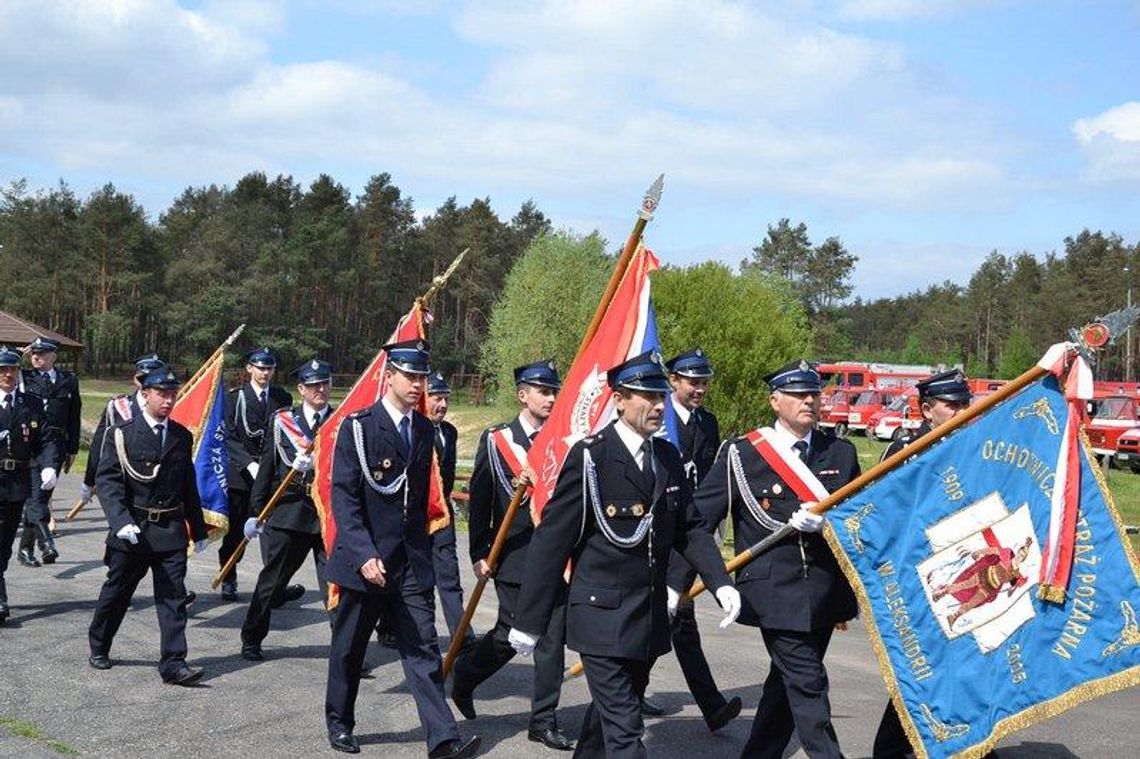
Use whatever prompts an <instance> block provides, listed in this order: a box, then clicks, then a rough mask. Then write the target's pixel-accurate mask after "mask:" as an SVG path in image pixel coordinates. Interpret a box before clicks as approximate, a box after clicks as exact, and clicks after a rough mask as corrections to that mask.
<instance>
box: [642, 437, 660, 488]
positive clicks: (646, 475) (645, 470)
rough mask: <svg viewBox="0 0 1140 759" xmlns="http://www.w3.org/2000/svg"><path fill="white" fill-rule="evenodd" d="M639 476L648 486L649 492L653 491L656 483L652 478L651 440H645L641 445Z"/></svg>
mask: <svg viewBox="0 0 1140 759" xmlns="http://www.w3.org/2000/svg"><path fill="white" fill-rule="evenodd" d="M641 476H642V478H643V479H644V480H645V483H646V485H648V487H649V490H650V491H652V490H653V486H654V485H655V484H657V483H656V481H655V478H654V476H653V440H652V439H649V440H646V441H645V442H644V443H642V444H641Z"/></svg>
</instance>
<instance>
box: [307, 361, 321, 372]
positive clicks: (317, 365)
mask: <svg viewBox="0 0 1140 759" xmlns="http://www.w3.org/2000/svg"><path fill="white" fill-rule="evenodd" d="M309 368H310V369H312V370H313V371H314V372H315V371H317V370H318V369H320V368H321V362H320V361H317V360H316V359H315V358H314V359H313V362H312V363H311V364H309Z"/></svg>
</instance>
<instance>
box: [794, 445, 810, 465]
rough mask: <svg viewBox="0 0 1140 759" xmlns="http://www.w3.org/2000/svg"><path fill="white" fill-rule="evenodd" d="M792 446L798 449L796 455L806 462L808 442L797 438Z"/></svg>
mask: <svg viewBox="0 0 1140 759" xmlns="http://www.w3.org/2000/svg"><path fill="white" fill-rule="evenodd" d="M792 447H793V448H795V449H796V455H798V456H799V457H800V460H801V461H804V462H806V461H807V452H808V444H807V443H806V442H805V441H803V440H797V441H796V442H795V444H794V445H793V446H792Z"/></svg>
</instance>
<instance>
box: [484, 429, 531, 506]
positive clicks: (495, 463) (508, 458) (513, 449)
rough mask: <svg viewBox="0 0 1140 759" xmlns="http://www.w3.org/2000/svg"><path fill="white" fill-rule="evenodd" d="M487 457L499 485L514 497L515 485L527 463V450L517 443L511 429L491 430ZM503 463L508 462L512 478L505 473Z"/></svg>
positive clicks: (488, 437)
mask: <svg viewBox="0 0 1140 759" xmlns="http://www.w3.org/2000/svg"><path fill="white" fill-rule="evenodd" d="M495 451H498V452H499V455H498V456H496V455H495ZM487 457H488V458H489V459H490V461H491V466H492V467H494V471H495V478H496V479H497V480H498V481H499V485H500V486H501V487H502V488H503V490H504V491H505V492H506V494H507V495H508V496H513V495H514V492H515V485H514V483H517V482H518V477H519V475H520V474H522V470H523V465H524V463H525V462H526V449H525V448H523V447H522V446H521V445H519V444H518V443H516V442H515V439H514V435H512V434H510V427H501V428H499V429H497V430H491V434H489V435H487ZM503 462H506V465H507V469H508V470H509V475H510V476H508V472H505V471H503Z"/></svg>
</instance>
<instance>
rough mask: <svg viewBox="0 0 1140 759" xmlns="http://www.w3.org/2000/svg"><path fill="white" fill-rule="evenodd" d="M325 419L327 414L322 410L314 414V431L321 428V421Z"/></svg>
mask: <svg viewBox="0 0 1140 759" xmlns="http://www.w3.org/2000/svg"><path fill="white" fill-rule="evenodd" d="M324 420H325V416H324V414H322V413H321V412H320V411H318V412H317V413H315V414H313V432H314V433H315V432H316V431H317V430H318V429H319V428H320V426H321V422H323V421H324Z"/></svg>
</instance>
